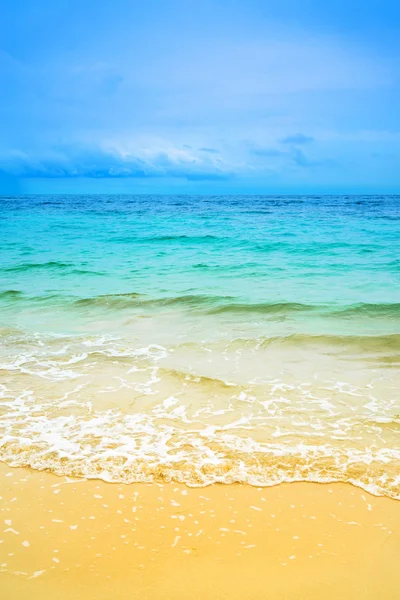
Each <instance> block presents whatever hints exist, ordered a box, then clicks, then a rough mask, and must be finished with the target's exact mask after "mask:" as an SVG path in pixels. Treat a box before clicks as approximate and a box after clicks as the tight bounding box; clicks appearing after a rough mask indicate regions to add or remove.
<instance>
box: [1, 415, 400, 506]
mask: <svg viewBox="0 0 400 600" xmlns="http://www.w3.org/2000/svg"><path fill="white" fill-rule="evenodd" d="M104 417H105V416H103V417H101V416H100V415H99V416H98V417H97V419H96V420H95V421H97V423H96V425H97V424H98V423H99V422H103V420H104ZM107 417H108V430H106V431H103V432H102V435H100V433H99V432H96V433H95V432H94V431H91V430H92V428H93V425H92V423H91V421H90V420H89V421H88V420H86V421H85V428H84V429H85V431H86V433H85V436H84V438H82V439H77V436H76V432H77V431H79V429H81V427H82V425H81V424H80V423H79V421H75V420H74V422H73V425H74V429H75V435H74V436H73V437H72V438H71V439H68V438H67V437H66V435H65V434H66V433H67V431H66V427H64V426H63V427H62V428H60V424H59V423H58V422H56V421H57V420H56V419H44V420H43V422H42V429H43V434H44V435H43V436H40V435H38V441H37V442H35V441H33V440H32V439H31V440H30V441H29V443H28V439H21V440H19V439H18V438H16V437H15V436H6V437H5V439H3V441H2V442H1V443H0V460H2V461H4V462H6V463H7V464H9V465H10V466H14V467H18V466H24V467H31V468H33V469H38V470H49V471H52V472H54V473H56V474H57V475H67V476H70V477H83V478H88V479H102V480H104V481H107V482H109V483H126V484H129V483H135V482H144V483H152V482H156V483H165V482H171V481H172V482H178V483H184V484H186V485H187V486H189V487H204V486H207V485H211V484H215V483H223V484H233V483H242V484H250V485H253V486H265V487H270V486H274V485H278V484H281V483H284V482H286V483H291V482H295V481H303V482H304V481H305V482H315V483H333V482H344V483H351V484H353V485H355V486H357V487H360V488H362V489H365V490H367V491H368V492H370V493H372V494H374V495H377V496H388V497H390V498H393V499H397V500H400V484H399V478H398V468H399V454H400V453H399V451H398V450H390V449H381V450H376V451H374V452H371V451H368V449H366V450H365V451H362V450H359V449H356V448H348V449H347V450H346V451H344V450H339V449H334V448H332V447H329V446H326V445H322V446H319V447H318V446H313V445H312V444H304V443H301V444H300V445H299V447H296V446H294V447H285V446H282V445H280V444H278V443H271V442H265V443H259V442H256V441H254V440H252V439H251V438H241V437H239V436H237V435H232V434H230V435H224V436H220V437H219V438H218V437H215V436H212V437H207V436H206V435H202V434H201V432H199V433H195V432H190V433H187V434H179V433H178V432H177V431H176V430H175V431H173V430H171V428H169V430H168V429H166V428H160V429H159V430H158V431H157V432H156V431H155V430H153V426H152V424H151V423H150V422H148V420H145V419H143V420H142V421H141V420H138V419H136V421H135V423H134V424H133V423H129V422H128V421H126V420H125V421H124V422H121V421H120V420H118V421H115V417H114V416H113V415H108V416H107ZM47 429H49V431H50V430H51V435H49V436H48V437H49V438H51V439H52V443H51V444H49V443H48V442H45V441H44V440H45V439H46V435H45V431H47ZM121 432H122V434H124V435H122V434H121ZM143 436H144V438H145V440H146V441H145V443H142V439H143Z"/></svg>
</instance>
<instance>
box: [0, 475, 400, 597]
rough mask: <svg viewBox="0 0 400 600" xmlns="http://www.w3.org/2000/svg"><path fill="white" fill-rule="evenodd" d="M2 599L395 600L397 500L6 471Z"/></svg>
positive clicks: (355, 493) (0, 531)
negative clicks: (105, 479)
mask: <svg viewBox="0 0 400 600" xmlns="http://www.w3.org/2000/svg"><path fill="white" fill-rule="evenodd" d="M0 497H1V500H0V511H1V514H0V524H1V527H0V540H1V543H0V596H1V598H2V600H16V599H17V598H18V599H22V600H25V599H29V600H39V599H40V600H47V599H51V600H58V599H59V600H92V599H93V600H94V599H96V600H103V599H104V600H106V599H107V600H109V599H110V598H115V599H118V600H125V599H130V600H131V599H135V598H138V599H139V598H140V599H141V600H147V599H148V600H153V599H154V600H155V599H159V598H163V599H170V598H171V599H172V598H174V599H175V600H176V599H182V600H183V599H185V600H186V599H187V598H193V599H197V598H198V599H202V600H208V599H210V600H211V599H213V600H214V599H215V600H216V599H224V598H229V599H230V600H232V599H233V600H235V599H238V600H239V599H240V600H243V599H244V598H246V599H250V600H252V599H254V600H256V599H257V600H258V599H260V598H271V599H273V600H281V599H282V600H283V599H285V600H306V599H307V600H314V599H315V600H316V599H323V600H333V599H335V600H338V599H339V598H340V599H341V600H350V599H351V600H353V599H354V600H356V599H357V600H372V599H374V600H375V599H376V600H396V598H398V597H399V596H398V594H399V590H400V569H399V567H398V559H399V556H400V535H399V532H400V503H399V502H398V501H395V500H390V499H388V498H378V497H374V496H371V495H370V494H368V493H366V492H364V491H363V490H360V489H358V488H355V487H352V486H350V485H347V484H346V485H345V484H331V485H329V484H325V485H322V484H321V485H320V484H310V483H295V484H283V485H280V486H276V487H271V488H254V487H250V486H245V485H229V486H226V485H213V486H210V487H206V488H187V487H185V486H183V485H177V484H174V483H166V484H164V485H158V484H157V485H156V484H130V485H123V484H107V483H104V482H102V481H99V480H90V481H84V480H71V479H68V478H65V477H57V476H55V475H52V474H48V473H41V472H37V471H31V470H28V469H22V468H19V469H12V468H10V467H8V466H6V465H4V464H1V465H0Z"/></svg>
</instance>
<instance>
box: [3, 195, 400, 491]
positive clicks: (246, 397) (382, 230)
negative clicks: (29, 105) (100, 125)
mask: <svg viewBox="0 0 400 600" xmlns="http://www.w3.org/2000/svg"><path fill="white" fill-rule="evenodd" d="M0 217H1V220H0V460H3V461H5V462H6V463H8V464H9V465H29V466H31V467H33V468H35V469H48V470H51V471H54V472H55V473H58V474H66V475H70V476H82V477H98V478H102V479H104V480H107V481H116V482H132V481H170V480H172V481H180V482H185V483H186V484H188V485H191V486H201V485H207V484H210V483H213V482H222V483H231V482H242V483H248V484H252V485H257V486H269V485H274V484H277V483H280V482H283V481H316V482H334V481H344V482H351V483H353V484H354V485H357V486H359V487H362V488H364V489H366V490H368V491H370V492H372V493H374V494H379V495H386V496H390V497H392V498H400V398H399V390H400V197H399V196H340V197H339V196H322V197H316V196H312V197H305V196H299V197H297V196H291V197H288V196H285V197H275V196H274V197H272V196H213V197H211V196H208V197H196V196H30V197H29V196H26V197H1V198H0Z"/></svg>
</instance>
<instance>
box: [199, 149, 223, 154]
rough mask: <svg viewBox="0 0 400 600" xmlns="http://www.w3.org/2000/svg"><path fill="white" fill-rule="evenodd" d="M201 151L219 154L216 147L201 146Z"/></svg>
mask: <svg viewBox="0 0 400 600" xmlns="http://www.w3.org/2000/svg"><path fill="white" fill-rule="evenodd" d="M199 150H200V152H208V153H209V154H219V150H217V149H216V148H199Z"/></svg>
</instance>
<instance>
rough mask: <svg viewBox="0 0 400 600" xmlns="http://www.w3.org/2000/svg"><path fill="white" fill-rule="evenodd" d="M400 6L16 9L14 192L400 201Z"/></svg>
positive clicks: (178, 1) (7, 93) (4, 66)
mask: <svg viewBox="0 0 400 600" xmlns="http://www.w3.org/2000/svg"><path fill="white" fill-rule="evenodd" d="M399 28H400V2H398V0H381V1H380V2H378V1H375V0H363V1H360V0H353V1H352V2H349V0H346V1H343V0H335V2H333V1H332V2H324V1H323V0H318V1H316V0H279V1H270V0H240V1H239V0H223V1H222V0H219V1H216V0H201V1H200V0H196V1H194V0H192V1H190V0H186V1H183V0H146V2H144V1H140V2H139V1H136V0H113V1H112V2H110V1H109V0H107V1H106V0H95V1H94V0H57V2H55V1H54V0H35V2H33V1H32V0H3V3H2V18H1V21H0V193H3V194H10V193H11V194H14V193H150V194H153V193H154V194H162V193H168V194H169V193H196V194H197V193H198V194H203V193H204V194H218V193H221V194H223V193H228V194H234V193H241V194H246V193H248V194H252V193H256V194H259V193H265V194H268V193H271V194H276V193H282V194H292V193H295V194H308V193H316V194H321V193H366V194H367V193H372V194H373V193H400V168H399V167H400V110H399V107H400V36H399V35H398V31H399Z"/></svg>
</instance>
